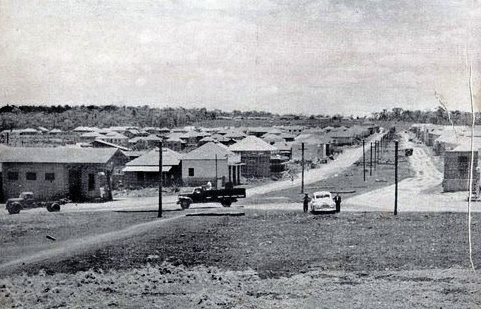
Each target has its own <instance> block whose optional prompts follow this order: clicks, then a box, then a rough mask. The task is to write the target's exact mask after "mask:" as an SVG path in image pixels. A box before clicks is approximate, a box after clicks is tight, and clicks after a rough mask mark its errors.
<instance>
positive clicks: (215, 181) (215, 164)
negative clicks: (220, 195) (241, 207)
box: [215, 154, 218, 189]
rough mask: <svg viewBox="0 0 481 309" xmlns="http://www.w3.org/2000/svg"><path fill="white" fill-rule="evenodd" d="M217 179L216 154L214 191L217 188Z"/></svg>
mask: <svg viewBox="0 0 481 309" xmlns="http://www.w3.org/2000/svg"><path fill="white" fill-rule="evenodd" d="M217 177H218V176H217V154H216V155H215V188H216V189H218V188H217V183H218V181H217Z"/></svg>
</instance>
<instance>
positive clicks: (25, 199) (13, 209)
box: [5, 192, 69, 215]
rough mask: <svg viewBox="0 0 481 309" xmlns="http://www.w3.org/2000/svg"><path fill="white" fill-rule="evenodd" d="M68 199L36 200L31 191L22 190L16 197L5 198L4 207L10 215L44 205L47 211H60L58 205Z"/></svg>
mask: <svg viewBox="0 0 481 309" xmlns="http://www.w3.org/2000/svg"><path fill="white" fill-rule="evenodd" d="M68 202H69V200H68V199H59V200H57V201H36V200H35V198H34V196H33V192H22V193H20V196H19V197H18V198H10V199H8V200H7V203H6V205H5V208H6V209H7V211H8V213H9V214H11V215H15V214H18V213H19V212H20V211H21V210H23V209H29V208H38V207H45V208H47V210H48V211H49V212H56V211H60V205H64V204H67V203H68Z"/></svg>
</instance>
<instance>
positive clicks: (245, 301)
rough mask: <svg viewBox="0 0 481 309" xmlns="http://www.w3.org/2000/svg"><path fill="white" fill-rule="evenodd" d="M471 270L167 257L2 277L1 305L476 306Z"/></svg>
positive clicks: (476, 282) (478, 297) (479, 282)
mask: <svg viewBox="0 0 481 309" xmlns="http://www.w3.org/2000/svg"><path fill="white" fill-rule="evenodd" d="M480 286H481V278H480V277H479V276H477V275H475V274H473V273H472V272H470V271H469V270H462V269H444V270H442V269H436V270H422V271H384V272H369V273H365V272H333V271H330V272H326V271H310V272H306V273H302V274H298V275H295V276H292V277H289V278H286V277H281V278H269V279H261V278H260V277H259V276H258V275H257V273H256V272H255V271H253V270H245V271H223V270H219V269H217V268H212V267H210V268H207V267H204V266H200V267H194V268H190V269H189V268H185V267H182V266H181V267H174V266H172V265H169V264H163V265H159V266H146V267H143V268H140V269H132V270H129V271H122V272H119V271H111V272H108V273H102V272H95V271H86V272H78V273H76V274H75V275H67V274H56V275H54V276H46V275H45V274H42V273H40V274H38V275H36V276H34V277H29V276H26V275H20V276H16V277H13V278H8V279H5V280H2V281H0V307H1V308H7V307H12V308H15V307H17V308H367V307H369V308H421V307H422V308H478V307H479V306H481V294H480Z"/></svg>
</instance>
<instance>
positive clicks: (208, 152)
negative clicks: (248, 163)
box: [182, 142, 235, 160]
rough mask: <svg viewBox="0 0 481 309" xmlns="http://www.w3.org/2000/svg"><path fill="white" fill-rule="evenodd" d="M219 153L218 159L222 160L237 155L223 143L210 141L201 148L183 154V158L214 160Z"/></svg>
mask: <svg viewBox="0 0 481 309" xmlns="http://www.w3.org/2000/svg"><path fill="white" fill-rule="evenodd" d="M216 155H217V159H219V160H222V159H226V158H229V157H230V156H235V154H234V153H233V152H232V151H230V150H229V149H228V148H227V147H226V146H224V145H222V144H216V143H213V142H208V143H206V144H204V145H202V146H200V147H199V148H196V149H194V150H192V151H191V152H189V153H187V154H185V155H184V156H183V158H182V159H183V160H214V159H215V157H216Z"/></svg>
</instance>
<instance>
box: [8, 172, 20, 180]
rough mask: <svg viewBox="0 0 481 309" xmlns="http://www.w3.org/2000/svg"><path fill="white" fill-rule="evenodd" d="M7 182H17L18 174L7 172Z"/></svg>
mask: <svg viewBox="0 0 481 309" xmlns="http://www.w3.org/2000/svg"><path fill="white" fill-rule="evenodd" d="M7 178H8V180H18V172H8V174H7Z"/></svg>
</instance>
